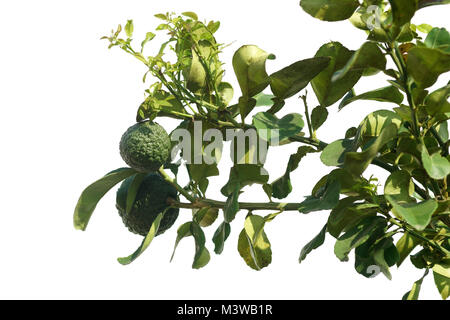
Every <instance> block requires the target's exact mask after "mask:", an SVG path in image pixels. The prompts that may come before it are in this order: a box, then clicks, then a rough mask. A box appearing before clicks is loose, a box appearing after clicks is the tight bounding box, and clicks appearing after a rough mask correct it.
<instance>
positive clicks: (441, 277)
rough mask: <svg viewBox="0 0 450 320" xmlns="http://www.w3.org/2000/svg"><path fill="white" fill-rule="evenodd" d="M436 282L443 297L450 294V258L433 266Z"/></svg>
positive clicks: (445, 297)
mask: <svg viewBox="0 0 450 320" xmlns="http://www.w3.org/2000/svg"><path fill="white" fill-rule="evenodd" d="M433 275H434V283H435V284H436V287H437V289H438V290H439V293H440V294H441V297H442V299H444V300H446V299H447V298H448V297H449V296H450V260H448V259H447V260H444V261H442V262H441V263H437V264H435V265H434V267H433Z"/></svg>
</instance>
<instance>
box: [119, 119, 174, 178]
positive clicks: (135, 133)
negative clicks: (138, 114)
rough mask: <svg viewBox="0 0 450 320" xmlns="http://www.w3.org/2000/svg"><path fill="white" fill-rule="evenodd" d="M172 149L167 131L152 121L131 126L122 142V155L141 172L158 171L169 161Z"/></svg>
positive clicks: (131, 165)
mask: <svg viewBox="0 0 450 320" xmlns="http://www.w3.org/2000/svg"><path fill="white" fill-rule="evenodd" d="M170 149H171V142H170V138H169V135H168V134H167V132H166V130H164V128H163V127H161V126H160V125H159V124H157V123H155V122H151V121H145V122H139V123H136V124H135V125H133V126H131V127H130V128H128V130H127V131H126V132H125V133H124V134H123V136H122V139H121V140H120V155H121V156H122V158H123V160H124V161H125V162H126V163H127V164H128V165H129V166H130V167H131V168H133V169H135V170H136V171H139V172H152V171H157V170H158V169H159V168H160V167H161V166H162V165H163V164H164V163H166V161H167V160H168V159H169V155H170Z"/></svg>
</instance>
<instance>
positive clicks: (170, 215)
mask: <svg viewBox="0 0 450 320" xmlns="http://www.w3.org/2000/svg"><path fill="white" fill-rule="evenodd" d="M133 179H134V177H129V178H128V179H126V180H125V181H124V182H122V184H121V186H120V188H119V189H118V190H117V195H116V207H117V209H118V210H119V215H120V216H121V217H122V220H123V223H124V224H125V226H126V227H127V228H128V230H130V231H131V232H133V233H137V234H140V235H142V236H146V235H147V233H148V231H149V230H150V227H151V225H152V223H153V221H155V219H156V217H157V216H158V214H159V213H161V212H163V211H164V210H165V209H166V208H167V207H168V205H167V198H169V197H170V198H173V199H177V190H176V189H175V188H174V187H173V186H172V185H170V184H169V183H168V182H166V181H165V180H164V179H163V178H162V177H161V176H160V175H158V174H157V173H149V174H147V175H146V176H145V178H144V180H143V181H142V183H141V184H140V186H139V189H138V191H137V193H136V198H135V201H134V204H133V207H132V209H131V210H130V212H128V213H127V212H126V203H127V195H128V189H129V187H130V186H131V184H132V182H133ZM178 211H179V210H178V208H171V209H169V210H167V211H166V213H165V214H164V217H163V218H162V220H161V223H160V225H159V229H158V233H157V235H159V234H161V233H163V232H164V231H166V230H167V229H169V228H170V227H171V226H172V225H173V224H174V222H175V220H176V219H177V217H178Z"/></svg>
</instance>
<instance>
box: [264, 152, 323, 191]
mask: <svg viewBox="0 0 450 320" xmlns="http://www.w3.org/2000/svg"><path fill="white" fill-rule="evenodd" d="M313 152H317V150H316V149H314V148H312V147H310V146H301V147H299V148H298V149H297V152H296V153H294V154H292V155H291V156H290V157H289V161H288V165H287V167H286V171H285V173H284V175H283V176H281V177H280V178H278V179H277V180H275V181H274V182H272V184H271V188H270V191H271V195H272V196H273V197H274V198H277V199H284V198H286V197H287V196H288V195H289V193H291V191H292V185H291V178H290V174H291V172H292V171H294V170H295V169H297V168H298V165H299V163H300V161H301V160H302V159H303V158H304V157H305V156H306V155H307V154H308V153H313Z"/></svg>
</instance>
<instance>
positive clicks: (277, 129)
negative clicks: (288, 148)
mask: <svg viewBox="0 0 450 320" xmlns="http://www.w3.org/2000/svg"><path fill="white" fill-rule="evenodd" d="M253 125H254V126H255V128H256V130H257V131H258V136H259V137H260V138H261V139H263V140H265V141H268V142H271V141H278V142H281V141H283V140H285V139H287V138H290V137H292V136H294V135H296V134H298V133H300V132H301V131H302V129H303V127H304V125H305V124H304V122H303V118H302V116H301V115H300V114H298V113H290V114H287V115H285V116H284V117H283V118H281V119H278V118H277V117H276V116H274V115H273V114H271V113H269V112H259V113H257V114H255V115H254V116H253Z"/></svg>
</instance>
